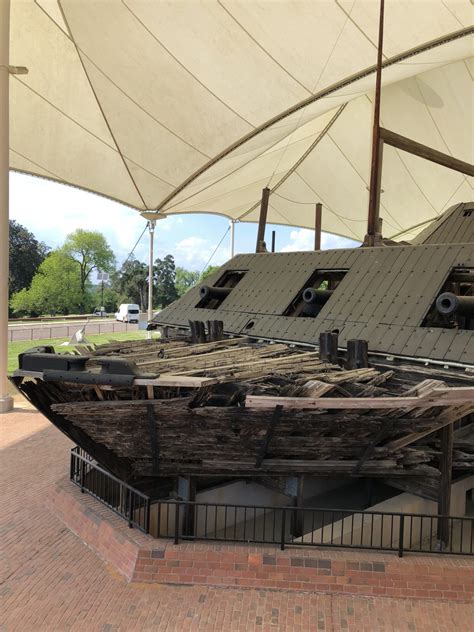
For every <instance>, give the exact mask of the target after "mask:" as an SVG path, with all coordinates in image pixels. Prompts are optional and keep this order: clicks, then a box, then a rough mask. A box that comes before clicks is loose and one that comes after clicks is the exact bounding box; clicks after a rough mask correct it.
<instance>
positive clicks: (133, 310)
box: [115, 303, 140, 323]
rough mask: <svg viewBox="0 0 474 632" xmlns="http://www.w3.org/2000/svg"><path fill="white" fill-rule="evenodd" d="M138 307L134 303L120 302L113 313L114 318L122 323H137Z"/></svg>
mask: <svg viewBox="0 0 474 632" xmlns="http://www.w3.org/2000/svg"><path fill="white" fill-rule="evenodd" d="M139 316H140V307H139V306H138V305H135V303H122V304H121V305H120V307H119V309H118V312H116V314H115V320H120V321H122V322H123V323H138V319H139Z"/></svg>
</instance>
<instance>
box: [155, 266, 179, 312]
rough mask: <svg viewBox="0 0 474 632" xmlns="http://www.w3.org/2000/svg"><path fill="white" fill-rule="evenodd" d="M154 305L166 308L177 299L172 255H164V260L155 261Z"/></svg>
mask: <svg viewBox="0 0 474 632" xmlns="http://www.w3.org/2000/svg"><path fill="white" fill-rule="evenodd" d="M154 277H155V279H154V285H155V290H154V294H155V303H156V305H159V306H161V307H166V306H167V305H169V304H170V303H172V302H173V301H175V300H176V299H177V298H178V292H177V291H176V287H175V281H176V266H175V263H174V258H173V255H166V257H165V258H164V259H155V265H154Z"/></svg>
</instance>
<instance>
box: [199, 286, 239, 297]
mask: <svg viewBox="0 0 474 632" xmlns="http://www.w3.org/2000/svg"><path fill="white" fill-rule="evenodd" d="M231 289H232V288H230V287H215V286H214V285H203V286H202V287H200V288H199V296H200V297H201V298H220V299H224V298H225V297H226V296H228V295H229V294H230V291H231Z"/></svg>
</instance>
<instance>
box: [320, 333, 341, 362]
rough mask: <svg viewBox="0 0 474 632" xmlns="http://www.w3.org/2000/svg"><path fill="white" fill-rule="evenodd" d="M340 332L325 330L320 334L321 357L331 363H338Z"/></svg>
mask: <svg viewBox="0 0 474 632" xmlns="http://www.w3.org/2000/svg"><path fill="white" fill-rule="evenodd" d="M337 344H338V334H337V333H334V332H332V331H323V332H321V333H320V334H319V357H320V358H321V360H326V361H327V362H330V363H331V364H337V359H338V358H337Z"/></svg>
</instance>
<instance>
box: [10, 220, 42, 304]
mask: <svg viewBox="0 0 474 632" xmlns="http://www.w3.org/2000/svg"><path fill="white" fill-rule="evenodd" d="M9 246H10V249H9V266H10V267H9V273H8V285H9V291H10V295H13V294H15V293H16V292H19V291H20V290H22V289H23V288H27V287H29V286H30V285H31V281H32V280H33V277H34V275H35V273H36V272H37V271H38V268H39V266H40V264H41V262H42V261H44V258H45V257H46V254H47V252H48V247H47V246H46V244H44V243H42V242H40V241H38V240H37V239H36V237H35V236H34V235H33V233H30V231H29V230H27V229H26V228H25V227H24V226H22V225H21V224H18V222H15V220H13V219H11V220H10V221H9Z"/></svg>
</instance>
